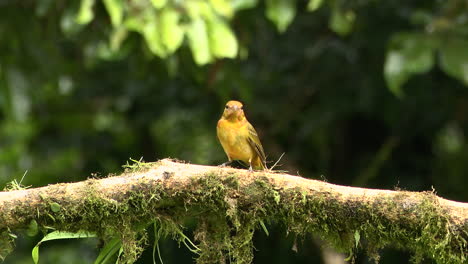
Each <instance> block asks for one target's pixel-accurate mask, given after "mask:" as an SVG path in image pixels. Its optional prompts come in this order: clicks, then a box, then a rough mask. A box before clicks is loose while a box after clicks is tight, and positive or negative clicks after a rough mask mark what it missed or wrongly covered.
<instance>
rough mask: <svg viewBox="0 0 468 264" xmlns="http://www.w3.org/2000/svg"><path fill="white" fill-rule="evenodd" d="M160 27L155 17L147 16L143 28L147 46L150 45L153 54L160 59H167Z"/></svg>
mask: <svg viewBox="0 0 468 264" xmlns="http://www.w3.org/2000/svg"><path fill="white" fill-rule="evenodd" d="M158 26H159V23H158V21H157V18H156V17H155V16H154V15H151V16H147V21H146V24H145V25H144V26H143V36H144V37H145V40H146V44H148V47H149V49H150V50H151V52H152V53H154V54H156V55H157V56H159V57H162V58H165V57H166V56H167V53H166V49H165V48H164V44H163V42H162V39H161V36H160V34H159V32H158V30H159V27H158Z"/></svg>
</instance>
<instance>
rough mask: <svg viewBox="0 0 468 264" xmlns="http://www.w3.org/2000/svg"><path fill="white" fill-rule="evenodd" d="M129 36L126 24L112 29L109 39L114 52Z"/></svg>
mask: <svg viewBox="0 0 468 264" xmlns="http://www.w3.org/2000/svg"><path fill="white" fill-rule="evenodd" d="M127 36H128V30H127V28H125V27H124V26H119V27H116V28H114V29H113V30H112V33H111V35H110V39H109V48H110V50H111V51H112V52H116V51H117V50H119V49H120V46H122V43H123V42H124V40H125V39H126V38H127Z"/></svg>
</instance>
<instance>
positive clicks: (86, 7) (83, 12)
mask: <svg viewBox="0 0 468 264" xmlns="http://www.w3.org/2000/svg"><path fill="white" fill-rule="evenodd" d="M94 2H95V0H81V5H80V10H79V11H78V15H77V16H76V23H78V24H81V25H85V24H88V23H89V22H91V20H93V18H94V12H93V7H94Z"/></svg>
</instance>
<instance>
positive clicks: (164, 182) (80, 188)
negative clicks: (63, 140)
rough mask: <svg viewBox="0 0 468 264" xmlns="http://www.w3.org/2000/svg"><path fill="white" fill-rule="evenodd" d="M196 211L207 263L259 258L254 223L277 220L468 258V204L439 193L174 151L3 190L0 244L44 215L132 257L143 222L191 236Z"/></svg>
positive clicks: (46, 222)
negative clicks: (115, 244)
mask: <svg viewBox="0 0 468 264" xmlns="http://www.w3.org/2000/svg"><path fill="white" fill-rule="evenodd" d="M189 218H191V219H193V218H195V219H196V220H197V222H198V226H197V229H196V230H195V234H194V237H195V239H196V240H197V242H198V247H199V248H200V249H201V250H200V251H198V254H199V257H198V259H197V261H198V262H199V263H216V262H219V263H222V262H224V261H226V259H230V260H231V261H234V262H237V263H249V262H251V261H252V256H253V253H252V247H253V245H252V241H251V238H252V236H253V232H254V230H255V229H259V228H260V227H261V226H264V223H271V222H276V223H280V224H284V225H285V226H286V227H287V229H288V231H290V232H294V233H296V234H299V235H306V234H307V233H312V234H315V235H319V236H320V237H321V238H322V239H324V240H325V241H328V242H329V243H330V244H331V245H332V246H334V247H335V248H337V249H338V250H340V251H343V252H347V253H349V252H356V251H358V250H366V252H367V254H368V255H369V256H370V257H372V258H375V259H378V250H379V249H381V248H384V247H387V246H392V247H396V248H402V249H407V250H409V251H411V252H412V254H413V255H414V257H415V258H416V259H423V258H432V259H434V260H435V261H436V262H437V263H467V261H468V260H467V259H468V253H467V252H468V242H467V241H468V203H461V202H455V201H449V200H446V199H443V198H440V197H438V196H436V195H435V194H434V193H432V192H408V191H391V190H376V189H364V188H355V187H346V186H339V185H334V184H330V183H326V182H322V181H317V180H309V179H305V178H301V177H297V176H292V175H288V174H283V173H273V172H268V171H258V172H249V171H247V170H239V169H233V168H219V167H212V166H201V165H192V164H185V163H179V162H174V161H171V160H168V159H165V160H161V161H158V162H155V163H139V164H137V165H135V166H134V168H133V170H132V171H130V170H129V171H127V172H125V173H123V174H121V175H119V176H112V177H107V178H103V179H88V180H86V181H82V182H76V183H61V184H54V185H49V186H45V187H41V188H33V189H24V190H14V191H5V192H0V232H1V237H0V240H1V241H0V245H3V247H4V248H5V245H7V244H8V243H10V244H11V238H10V237H9V234H10V233H11V232H14V231H16V230H21V229H27V228H28V226H29V227H30V226H31V223H34V222H35V223H37V225H38V226H39V227H40V228H44V227H49V228H50V227H53V228H56V229H57V230H63V231H72V232H73V231H78V230H85V231H90V232H96V233H97V234H98V235H99V236H101V237H102V238H104V239H108V238H109V237H112V236H114V237H115V236H117V237H119V238H120V239H121V240H122V241H123V244H124V253H125V255H126V257H127V259H126V261H127V262H132V261H134V260H135V259H136V258H137V257H138V254H139V252H140V251H138V250H136V248H137V246H138V237H139V236H141V234H142V233H144V228H142V226H143V227H146V226H147V225H148V223H151V222H153V221H156V222H157V223H159V225H160V228H161V229H162V230H163V231H165V233H167V234H171V233H172V234H175V235H176V236H178V239H181V240H184V239H186V237H185V236H184V235H182V233H181V230H182V227H181V226H182V225H183V223H184V221H186V220H187V219H189ZM125 243H128V244H129V245H130V246H128V247H125ZM132 243H133V244H134V245H135V247H132V246H131V245H133V244H132ZM4 251H5V250H4ZM6 253H7V252H3V253H2V252H0V257H1V254H3V257H4V255H5V254H6ZM352 254H353V253H352Z"/></svg>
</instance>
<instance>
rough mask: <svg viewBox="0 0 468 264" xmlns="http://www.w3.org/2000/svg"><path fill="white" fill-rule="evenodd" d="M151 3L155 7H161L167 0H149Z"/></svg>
mask: <svg viewBox="0 0 468 264" xmlns="http://www.w3.org/2000/svg"><path fill="white" fill-rule="evenodd" d="M151 3H152V4H153V6H154V7H155V8H158V9H159V8H163V7H164V6H166V4H167V0H151Z"/></svg>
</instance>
